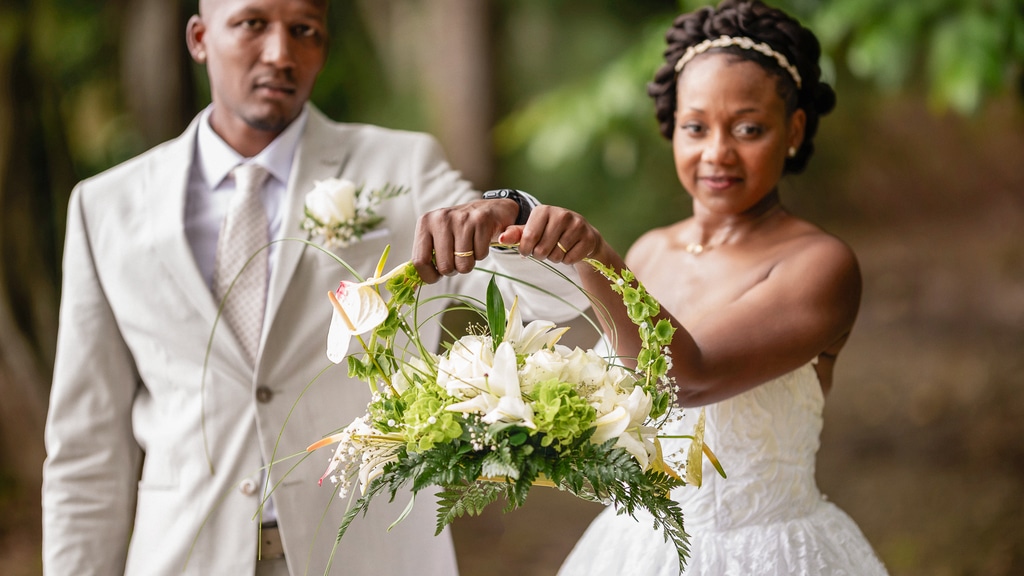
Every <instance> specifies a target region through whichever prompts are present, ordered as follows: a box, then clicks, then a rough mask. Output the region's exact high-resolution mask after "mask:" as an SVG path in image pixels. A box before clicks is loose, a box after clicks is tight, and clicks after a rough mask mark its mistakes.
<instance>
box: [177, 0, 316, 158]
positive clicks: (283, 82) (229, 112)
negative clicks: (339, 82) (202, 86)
mask: <svg viewBox="0 0 1024 576" xmlns="http://www.w3.org/2000/svg"><path fill="white" fill-rule="evenodd" d="M188 34H189V46H190V49H191V51H192V54H193V57H195V58H196V59H197V60H198V61H201V62H205V63H206V65H207V72H208V74H209V77H210V91H211V95H212V97H213V104H214V111H213V117H211V123H212V124H213V127H214V129H215V130H217V131H218V132H220V133H222V135H224V134H223V132H224V131H228V132H232V131H235V130H242V131H244V130H245V128H244V127H243V125H244V126H247V127H248V128H250V129H256V130H260V131H266V132H270V133H272V134H274V135H276V134H277V133H280V132H281V131H282V130H284V128H285V127H287V126H288V124H289V123H290V122H291V121H292V120H294V119H295V118H296V116H298V115H299V113H300V112H301V111H302V107H303V105H304V104H305V103H306V101H307V100H309V95H310V93H311V92H312V90H313V85H314V84H315V82H316V78H317V75H318V74H319V73H320V70H321V69H322V68H323V65H324V61H325V59H326V56H327V2H326V0H320V1H316V0H202V1H201V2H200V14H199V17H198V18H196V17H193V20H192V21H190V23H189V29H188ZM229 140H230V139H229Z"/></svg>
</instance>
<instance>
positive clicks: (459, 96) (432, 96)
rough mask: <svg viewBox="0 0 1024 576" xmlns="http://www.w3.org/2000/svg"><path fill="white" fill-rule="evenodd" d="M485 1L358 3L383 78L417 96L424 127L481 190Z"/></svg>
mask: <svg viewBox="0 0 1024 576" xmlns="http://www.w3.org/2000/svg"><path fill="white" fill-rule="evenodd" d="M492 6H493V2H492V0H431V1H430V2H420V1H417V0H395V1H393V2H380V1H379V0H362V2H360V10H361V11H362V13H363V15H364V16H365V18H366V20H367V23H368V24H369V29H370V31H371V34H372V36H373V39H374V42H375V45H376V50H377V53H378V54H380V55H381V58H382V60H383V61H384V62H385V65H386V66H387V68H388V70H386V71H385V73H386V76H387V77H389V78H390V79H391V81H392V82H394V83H395V84H396V85H398V86H400V87H401V88H403V89H404V91H408V92H414V93H416V94H421V95H422V97H423V98H424V99H425V100H426V110H427V113H428V116H429V128H428V131H429V132H430V133H432V134H434V135H435V136H437V138H438V139H439V140H440V141H441V144H442V145H443V146H444V149H445V152H446V153H447V155H448V159H449V160H450V161H451V163H452V165H453V166H454V167H455V168H457V169H458V170H461V171H462V173H463V175H464V176H465V177H466V178H467V179H468V180H469V181H471V182H473V184H475V185H476V186H477V188H482V189H486V188H487V187H489V186H491V185H492V183H493V182H492V181H493V179H494V164H495V162H494V145H493V142H492V140H491V128H492V124H493V122H494V100H495V96H494V94H495V91H494V85H493V79H494V74H493V62H492V59H493V58H492V56H493V52H494V46H493V45H494V42H493V41H492V34H491V28H492V22H491V14H492V10H493V8H492ZM409 80H414V81H416V82H418V85H417V86H412V87H410V86H409Z"/></svg>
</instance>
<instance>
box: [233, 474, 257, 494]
mask: <svg viewBox="0 0 1024 576" xmlns="http://www.w3.org/2000/svg"><path fill="white" fill-rule="evenodd" d="M258 488H259V486H258V485H257V484H256V481H255V480H253V479H252V478H246V479H245V480H242V482H241V483H240V484H239V485H238V491H239V492H241V493H242V494H245V495H246V496H252V495H253V494H255V493H256V490H257V489H258Z"/></svg>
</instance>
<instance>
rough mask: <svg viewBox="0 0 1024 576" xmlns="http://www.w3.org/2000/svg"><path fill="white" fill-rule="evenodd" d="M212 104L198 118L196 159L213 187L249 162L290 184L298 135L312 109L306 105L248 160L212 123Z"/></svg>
mask: <svg viewBox="0 0 1024 576" xmlns="http://www.w3.org/2000/svg"><path fill="white" fill-rule="evenodd" d="M212 111H213V105H212V104H211V105H209V106H207V107H206V109H204V110H203V111H202V113H201V117H200V119H199V132H198V135H197V137H196V158H197V161H198V164H199V170H200V174H202V177H203V180H205V181H206V185H207V186H208V187H209V189H210V190H214V189H216V188H217V187H218V186H220V184H221V182H223V181H224V179H225V178H227V176H228V174H230V173H231V171H232V170H234V169H235V166H238V165H239V164H242V163H244V162H246V161H251V162H253V163H255V164H259V165H260V166H262V167H264V168H266V169H267V171H268V172H270V175H271V176H273V177H274V178H276V179H277V180H278V181H279V182H281V183H282V184H287V183H288V177H289V176H290V175H291V170H292V160H293V159H294V158H295V150H296V149H297V148H298V146H299V138H300V137H301V136H302V133H303V131H304V130H305V128H306V119H307V118H308V117H309V108H308V106H304V107H303V108H302V112H301V113H300V114H299V115H298V117H296V118H295V120H293V121H292V123H291V124H289V125H288V127H287V128H285V129H284V131H283V132H281V133H280V134H278V135H277V138H274V140H273V141H272V142H271V143H270V144H269V145H267V147H266V148H264V149H263V150H261V151H260V153H259V154H257V155H256V156H254V157H253V158H251V159H247V158H245V157H244V156H242V155H241V154H239V153H238V152H236V151H235V149H234V148H232V147H231V146H230V145H228V143H227V142H225V141H224V139H223V138H221V137H220V136H219V135H218V134H217V133H216V132H214V131H213V128H212V127H211V126H210V113H211V112H212Z"/></svg>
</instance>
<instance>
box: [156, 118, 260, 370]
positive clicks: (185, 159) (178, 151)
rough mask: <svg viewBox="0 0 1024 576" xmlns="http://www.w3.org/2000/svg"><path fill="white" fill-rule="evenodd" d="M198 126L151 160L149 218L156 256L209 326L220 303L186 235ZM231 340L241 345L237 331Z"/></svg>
mask: <svg viewBox="0 0 1024 576" xmlns="http://www.w3.org/2000/svg"><path fill="white" fill-rule="evenodd" d="M198 126H199V117H198V116H197V117H196V119H195V120H193V121H192V123H191V124H190V125H189V127H188V128H187V129H186V130H185V132H184V133H183V134H182V135H181V136H179V137H178V138H177V139H175V140H172V141H171V142H169V143H168V144H167V146H166V149H165V152H164V155H162V156H159V157H156V158H154V160H153V161H152V162H151V163H150V166H151V168H150V172H149V179H148V181H147V182H146V183H145V188H146V189H145V190H144V194H145V197H146V199H147V200H151V201H150V203H149V206H150V209H151V211H150V214H149V217H148V220H149V222H150V225H151V227H152V228H151V229H152V230H153V242H154V246H155V247H156V249H155V250H154V252H155V254H156V256H157V257H158V258H161V259H162V260H163V264H164V265H165V266H166V267H167V270H168V272H169V274H168V275H169V276H170V277H171V278H173V282H175V283H177V284H178V287H179V288H180V289H181V291H182V293H184V295H185V298H186V299H188V301H189V303H191V304H192V306H194V307H195V308H196V310H198V311H199V313H200V314H201V315H202V317H203V319H204V320H206V321H207V322H208V325H209V326H213V321H214V319H215V318H216V317H217V302H216V301H215V300H214V298H213V294H212V293H211V292H210V287H209V286H207V284H206V281H205V280H203V276H202V274H201V273H200V272H199V267H198V266H197V265H196V261H195V258H194V257H193V255H192V247H191V246H190V245H189V242H188V238H187V237H186V236H185V197H186V194H187V188H188V177H189V171H190V166H192V160H193V156H194V153H195V141H196V130H197V128H198ZM224 332H226V333H231V330H227V329H225V330H224ZM230 339H231V340H232V341H233V342H234V343H235V345H236V347H239V346H240V345H239V344H238V342H237V341H236V340H235V337H234V334H231V336H230ZM239 353H241V349H240V348H239Z"/></svg>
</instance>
